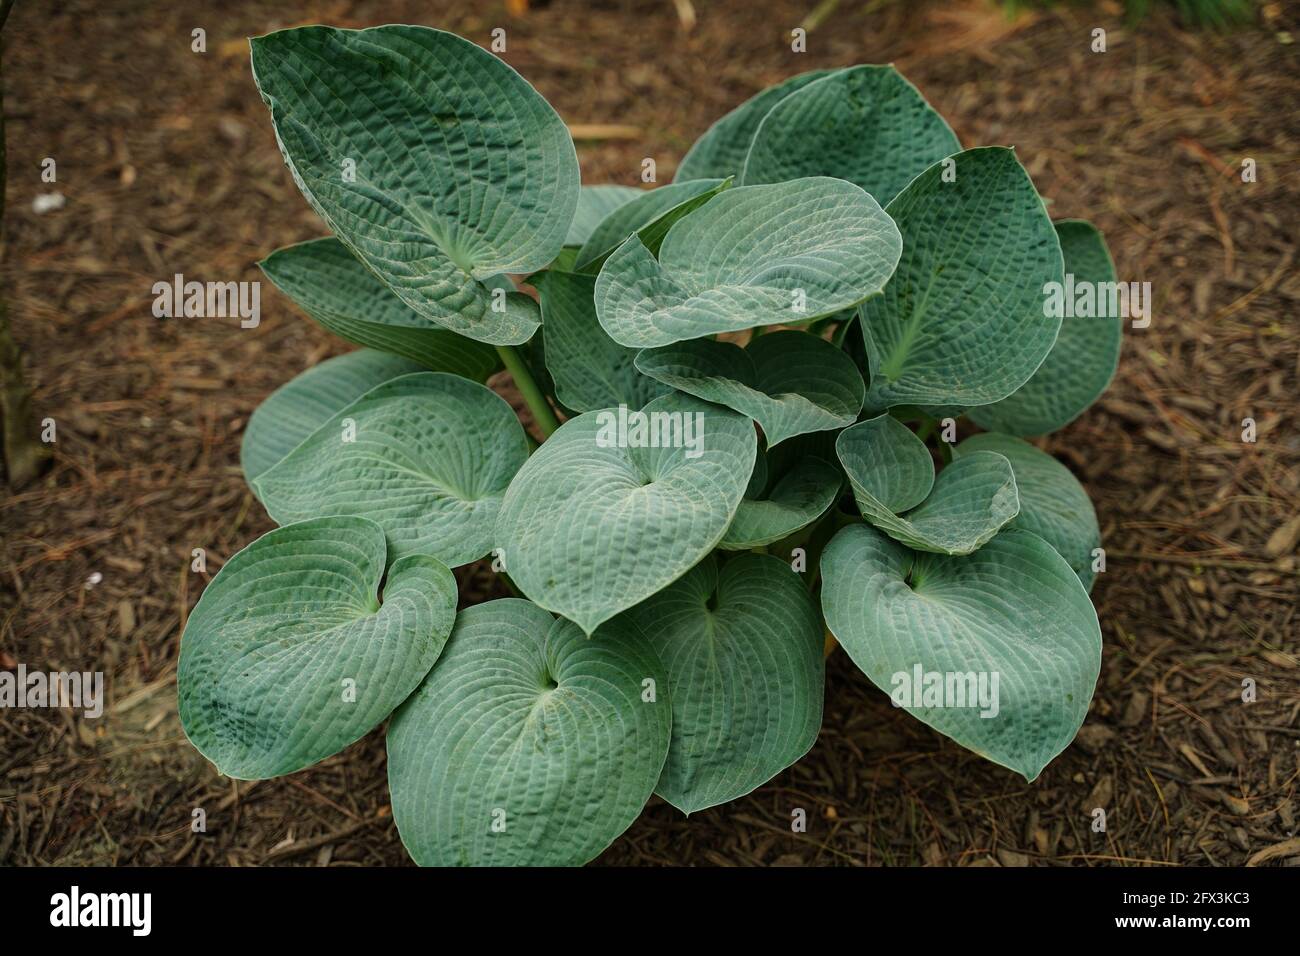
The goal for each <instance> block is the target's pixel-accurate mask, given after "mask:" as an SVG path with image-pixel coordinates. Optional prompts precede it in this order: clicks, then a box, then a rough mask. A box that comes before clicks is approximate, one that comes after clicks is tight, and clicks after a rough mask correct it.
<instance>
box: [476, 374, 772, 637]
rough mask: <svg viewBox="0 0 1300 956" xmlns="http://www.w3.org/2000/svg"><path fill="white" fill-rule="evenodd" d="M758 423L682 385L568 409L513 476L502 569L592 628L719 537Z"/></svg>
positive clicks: (749, 464)
mask: <svg viewBox="0 0 1300 956" xmlns="http://www.w3.org/2000/svg"><path fill="white" fill-rule="evenodd" d="M756 446H757V435H756V434H755V432H754V426H753V425H752V424H751V423H750V421H749V420H748V419H746V418H743V417H741V416H740V415H737V414H736V413H735V412H732V411H728V410H726V409H723V408H719V407H718V406H717V405H710V404H708V403H707V402H702V401H700V400H699V399H696V398H692V397H690V396H687V395H682V394H680V393H676V392H674V393H672V394H669V395H664V396H662V397H661V398H657V399H655V400H654V401H652V402H650V403H649V404H648V405H646V406H645V408H644V409H642V410H641V411H640V412H637V411H636V410H632V411H629V410H627V409H625V408H624V409H602V410H600V411H595V412H587V413H586V414H584V415H579V416H578V417H577V418H571V419H569V420H568V421H567V422H565V423H564V424H563V425H561V426H560V428H559V429H558V430H557V431H556V432H555V434H553V435H552V436H551V437H550V438H548V439H547V441H546V444H544V445H542V447H541V448H539V449H538V450H537V452H536V453H535V454H534V455H533V456H532V457H531V458H530V459H528V462H527V463H526V464H525V465H524V466H523V468H521V469H519V474H517V475H516V476H515V479H514V481H512V482H511V483H510V488H509V490H508V491H507V492H506V497H505V502H504V504H503V505H502V508H501V516H500V518H499V520H498V522H497V544H498V546H499V547H501V548H502V549H503V550H504V556H503V557H504V561H505V566H506V570H507V572H508V573H509V574H510V577H511V578H513V579H514V582H515V583H516V584H517V585H518V586H519V588H520V590H522V591H523V592H524V594H526V595H527V596H528V597H529V598H530V599H532V600H533V601H535V602H536V603H538V604H540V605H541V606H542V607H544V608H546V609H547V610H550V611H554V612H556V613H557V614H563V615H564V616H565V617H567V618H569V619H570V620H572V621H575V622H577V624H578V625H579V626H580V627H581V628H582V629H583V630H584V631H586V632H587V633H588V634H590V633H592V632H593V631H594V630H595V629H596V627H597V626H598V625H600V624H601V623H602V622H604V621H607V620H609V619H610V618H611V617H613V616H614V615H615V614H617V613H618V612H620V611H623V610H626V609H627V608H629V607H632V606H633V605H634V604H637V603H639V602H641V601H642V600H644V599H645V598H647V597H649V596H650V595H652V594H654V593H655V592H656V591H658V590H660V589H661V588H663V587H665V586H667V585H669V584H671V583H672V582H673V581H675V580H677V579H678V578H679V577H681V576H682V575H683V574H685V573H686V572H687V571H689V570H690V569H691V568H693V567H694V566H695V565H696V564H698V563H699V561H700V560H701V559H702V558H703V557H704V556H705V555H706V554H708V553H709V552H710V551H712V550H713V548H714V547H715V546H716V545H717V543H718V542H719V541H720V540H722V536H723V534H725V533H726V530H727V527H728V526H729V525H730V524H731V519H732V518H734V517H735V514H736V508H737V506H738V505H739V504H740V499H741V496H742V495H743V493H744V491H745V485H746V483H747V482H748V480H749V475H750V472H751V471H752V470H753V467H754V455H755V448H756Z"/></svg>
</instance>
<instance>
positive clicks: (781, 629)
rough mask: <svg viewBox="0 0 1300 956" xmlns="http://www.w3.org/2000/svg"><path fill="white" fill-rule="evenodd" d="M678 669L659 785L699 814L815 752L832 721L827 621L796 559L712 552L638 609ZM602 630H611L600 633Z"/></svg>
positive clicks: (670, 666) (638, 617)
mask: <svg viewBox="0 0 1300 956" xmlns="http://www.w3.org/2000/svg"><path fill="white" fill-rule="evenodd" d="M625 616H626V617H630V618H631V619H632V620H634V621H636V622H637V623H638V624H639V625H640V626H641V629H642V631H644V632H645V635H646V637H647V638H648V642H649V645H650V646H651V647H652V648H654V649H655V650H656V651H658V652H659V656H660V657H661V658H662V659H663V662H664V666H665V668H666V669H667V671H668V692H669V697H670V698H671V700H672V709H673V725H672V746H670V747H669V749H668V762H667V763H666V764H665V765H664V770H663V776H661V777H660V778H659V784H658V786H657V787H655V792H656V793H658V794H659V795H660V796H661V797H663V798H664V799H665V800H667V801H668V802H669V803H671V804H672V805H673V806H675V807H676V808H677V809H679V810H681V811H682V812H683V813H694V812H695V811H696V810H703V809H704V808H705V807H712V806H716V805H718V804H720V803H726V802H727V801H728V800H734V799H736V798H737V797H742V796H744V795H745V794H747V793H749V792H750V791H751V790H753V789H754V788H755V787H758V786H760V785H762V784H764V783H766V782H767V781H768V780H771V779H772V777H774V776H776V774H778V773H780V772H781V771H782V770H784V769H785V768H786V767H788V766H790V765H791V764H792V763H794V762H795V761H796V760H798V759H799V758H800V757H802V756H803V755H804V754H806V753H807V752H808V750H809V749H810V748H811V747H812V745H813V743H814V741H816V739H817V731H818V730H819V729H820V728H821V722H822V696H823V683H824V679H825V665H824V663H823V656H822V642H823V633H822V623H821V618H820V616H819V615H818V613H817V609H816V607H815V606H814V605H813V602H812V600H811V598H810V597H809V596H808V589H807V588H806V587H805V585H804V583H803V581H801V580H800V578H799V576H798V575H797V574H795V573H794V572H793V571H791V570H790V567H789V565H787V564H786V563H785V562H784V561H780V560H778V559H777V558H774V557H771V556H769V555H763V554H742V555H739V556H737V557H735V558H732V559H731V560H729V561H727V562H725V563H724V564H723V565H722V570H721V573H719V570H718V565H717V561H716V559H715V558H714V557H713V556H712V555H710V556H709V557H707V558H705V559H704V561H703V562H701V563H700V564H699V565H697V566H696V567H695V568H694V569H693V570H691V571H690V572H689V573H688V574H686V575H685V576H684V577H682V578H681V579H680V580H679V581H677V582H675V583H674V584H671V585H669V586H668V587H666V588H664V590H662V591H660V592H659V593H658V594H656V595H654V596H653V597H651V598H650V599H649V600H647V601H645V602H644V603H643V604H639V605H638V606H637V607H635V608H633V609H632V610H631V611H628V612H627V614H626V615H625ZM596 639H597V640H599V639H600V635H599V634H597V635H596Z"/></svg>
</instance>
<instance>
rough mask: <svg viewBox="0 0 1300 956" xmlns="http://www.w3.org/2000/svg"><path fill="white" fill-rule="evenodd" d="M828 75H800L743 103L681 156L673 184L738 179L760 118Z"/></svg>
mask: <svg viewBox="0 0 1300 956" xmlns="http://www.w3.org/2000/svg"><path fill="white" fill-rule="evenodd" d="M830 73H831V71H830V70H813V71H812V72H810V73H800V74H799V75H798V76H792V77H790V79H788V80H785V81H784V82H782V83H778V84H777V85H776V86H769V87H768V88H767V89H765V90H763V91H762V92H761V93H759V94H757V95H756V96H752V97H750V98H749V99H747V100H745V102H743V103H741V104H740V105H739V106H737V107H736V108H735V109H734V110H732V111H731V112H730V113H728V114H727V115H726V116H724V117H722V119H720V120H718V121H717V122H716V123H714V124H713V125H712V126H710V127H709V128H708V130H707V131H706V132H705V133H704V135H703V136H701V137H700V138H699V139H697V140H696V141H695V145H693V146H692V147H691V148H690V150H688V151H687V153H686V155H685V156H683V157H682V161H681V164H680V165H679V166H678V167H677V173H676V175H675V176H673V181H674V182H679V183H680V182H685V181H687V180H689V179H708V178H710V177H713V176H717V177H719V178H725V177H727V176H737V177H739V176H740V174H741V173H742V172H744V169H745V157H746V156H747V155H749V145H750V143H752V142H753V141H754V132H755V131H756V130H757V129H758V124H759V123H761V122H762V121H763V117H764V116H766V115H767V114H768V112H769V111H770V110H771V109H772V107H774V106H776V104H777V103H779V102H781V101H782V100H783V99H785V98H786V97H787V96H789V95H790V94H791V93H793V92H794V91H795V90H798V89H802V88H803V87H805V86H807V85H808V84H809V83H811V82H812V81H813V80H817V79H820V78H821V77H823V76H828V75H829V74H830Z"/></svg>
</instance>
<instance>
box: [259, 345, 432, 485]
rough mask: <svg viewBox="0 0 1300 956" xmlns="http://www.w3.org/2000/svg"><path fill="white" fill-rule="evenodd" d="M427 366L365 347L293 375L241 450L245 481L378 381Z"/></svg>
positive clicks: (269, 400)
mask: <svg viewBox="0 0 1300 956" xmlns="http://www.w3.org/2000/svg"><path fill="white" fill-rule="evenodd" d="M420 370H421V367H420V366H419V365H418V364H416V363H415V362H412V361H410V360H408V359H404V358H399V357H397V356H396V355H385V354H384V353H383V352H371V351H370V350H369V349H360V350H358V351H356V352H349V353H348V354H347V355H340V356H338V357H337V358H332V359H327V360H326V361H324V362H321V363H320V364H319V365H317V366H314V367H312V368H309V369H307V371H305V372H303V373H302V374H300V375H298V376H296V377H295V378H293V379H290V380H289V381H288V382H286V383H285V384H283V385H281V386H280V387H279V388H277V389H276V390H275V391H274V392H272V393H271V394H270V395H268V396H267V397H266V401H264V402H262V404H261V405H259V406H257V410H256V411H255V412H253V414H252V417H250V418H249V419H248V427H247V428H245V429H244V443H243V446H242V447H241V448H240V452H239V458H240V464H241V465H242V466H243V469H244V480H245V481H247V482H248V483H249V484H250V485H251V484H252V483H253V479H254V478H256V477H257V476H258V475H260V474H262V472H264V471H266V470H267V469H268V468H270V467H271V466H272V465H274V464H275V463H276V462H278V461H279V460H280V459H282V458H283V457H284V456H285V455H287V454H289V452H291V451H293V450H294V448H296V447H297V446H298V445H299V444H300V443H301V442H302V440H303V439H304V438H306V437H307V436H308V435H310V434H311V433H312V432H314V431H315V430H316V429H317V428H319V427H320V426H321V425H323V424H324V423H325V422H327V421H329V420H330V417H331V416H333V414H334V413H335V412H337V411H338V410H339V409H341V408H343V407H345V406H347V405H350V404H351V403H352V402H354V401H356V400H357V399H358V398H360V397H361V396H362V395H364V394H365V393H366V392H368V391H370V390H371V389H372V388H374V387H375V386H376V385H379V384H381V383H382V382H387V381H388V380H389V379H391V378H397V377H398V376H399V375H409V374H410V373H411V372H418V371H420Z"/></svg>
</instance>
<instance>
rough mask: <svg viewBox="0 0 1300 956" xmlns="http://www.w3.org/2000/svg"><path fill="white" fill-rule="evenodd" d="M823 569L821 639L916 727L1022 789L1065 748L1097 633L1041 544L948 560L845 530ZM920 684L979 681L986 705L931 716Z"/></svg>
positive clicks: (1088, 683) (1077, 717) (1030, 537)
mask: <svg viewBox="0 0 1300 956" xmlns="http://www.w3.org/2000/svg"><path fill="white" fill-rule="evenodd" d="M821 568H822V578H823V584H822V610H823V611H824V613H825V615H826V623H827V626H828V627H829V628H830V630H831V633H832V634H834V635H835V637H836V639H837V640H838V641H839V642H840V643H841V644H842V645H843V646H844V649H845V651H847V652H848V654H849V656H850V657H851V658H852V659H853V662H854V663H855V664H857V665H858V667H859V668H860V669H861V670H862V672H863V673H864V674H866V675H867V677H869V678H870V679H871V682H872V683H873V684H875V685H876V686H877V687H879V688H880V689H881V690H883V691H886V692H887V693H890V694H891V696H893V699H894V700H895V702H896V703H900V704H904V705H909V706H907V709H908V710H909V711H910V712H911V713H912V714H913V715H914V716H916V717H918V718H919V719H920V720H922V721H924V722H925V723H927V724H929V725H930V726H931V727H933V728H934V729H935V730H937V731H939V732H940V733H941V734H944V735H945V736H948V737H951V738H952V739H953V740H955V741H957V743H959V744H961V745H962V746H963V747H966V748H968V749H970V750H973V751H975V752H976V753H977V754H980V755H981V756H983V757H987V758H988V759H989V760H992V761H994V762H995V763H998V764H1001V765H1002V766H1004V767H1009V768H1010V769H1012V770H1015V771H1017V772H1019V773H1021V774H1023V775H1024V776H1025V778H1026V779H1027V780H1031V781H1032V780H1033V779H1034V778H1036V777H1037V776H1038V774H1039V772H1040V771H1041V770H1042V769H1043V767H1045V766H1046V765H1047V763H1048V762H1049V761H1050V760H1051V759H1052V758H1053V757H1055V756H1056V755H1057V754H1059V753H1060V752H1061V751H1062V750H1064V749H1065V747H1066V746H1067V745H1068V744H1069V743H1070V741H1071V740H1073V739H1074V735H1075V732H1076V731H1077V730H1078V729H1079V726H1080V725H1081V724H1082V723H1083V719H1084V717H1085V716H1086V714H1087V712H1088V702H1089V700H1090V699H1091V698H1092V692H1093V688H1094V687H1095V686H1096V683H1097V674H1098V672H1099V671H1100V668H1101V629H1100V627H1099V626H1098V624H1097V614H1096V612H1095V611H1093V608H1092V605H1091V604H1090V603H1089V601H1088V595H1087V592H1085V591H1084V589H1083V586H1082V585H1081V584H1080V583H1079V579H1078V577H1076V576H1075V574H1074V572H1073V571H1072V570H1070V566H1069V565H1068V564H1066V563H1065V560H1064V559H1063V558H1062V557H1061V556H1060V555H1059V554H1057V553H1056V552H1055V551H1054V550H1052V547H1051V546H1050V545H1049V544H1047V542H1046V541H1044V540H1043V539H1042V538H1039V537H1038V536H1037V535H1034V534H1031V533H1030V532H1028V531H1004V532H1003V533H1002V534H1000V535H998V536H997V537H996V538H994V539H993V540H992V541H990V542H989V543H988V544H986V545H985V546H984V547H983V548H981V549H980V550H979V551H976V552H975V553H974V554H971V555H967V556H965V557H946V556H939V555H934V554H925V553H919V552H913V551H909V550H908V549H907V548H905V547H903V546H902V545H900V544H896V543H895V542H893V541H890V540H889V539H888V538H886V537H885V536H884V535H882V534H880V533H879V532H877V531H875V530H873V529H872V528H869V527H867V526H866V525H850V526H849V527H846V528H843V529H842V530H841V531H840V532H839V533H838V534H837V535H836V536H835V537H834V538H833V539H832V540H831V543H830V544H829V545H827V547H826V550H825V551H824V552H823V553H822V559H821ZM918 668H919V669H920V671H921V673H922V675H923V680H922V682H921V684H922V687H921V688H915V685H916V683H917V682H916V681H915V679H914V677H915V674H916V671H917V669H918ZM929 674H938V675H940V676H939V679H940V680H942V681H944V682H947V681H948V680H950V679H951V680H952V682H953V684H954V691H955V690H956V686H955V685H956V684H957V683H958V682H960V683H961V686H962V687H963V688H969V686H970V685H969V683H968V682H967V681H966V680H965V679H964V678H965V675H971V676H973V677H974V678H976V679H978V678H979V677H980V675H984V676H985V677H986V679H987V680H986V683H985V690H986V691H987V692H989V693H988V694H987V696H986V700H987V701H988V703H989V705H990V706H987V707H984V708H981V707H980V706H978V705H977V706H974V707H972V706H960V704H961V703H965V704H967V705H969V704H970V699H969V696H968V697H967V698H966V700H965V701H959V700H958V698H957V697H956V695H955V694H954V695H953V696H951V697H947V698H946V699H945V698H944V697H940V698H938V702H939V703H941V704H944V705H946V706H939V707H936V706H933V704H934V703H935V699H933V698H929V699H927V698H926V697H925V696H924V695H923V694H922V689H923V688H924V686H925V682H926V681H925V679H924V675H929ZM994 675H996V676H997V681H998V683H997V693H996V694H993V693H992V690H993V683H992V681H993V676H994ZM913 688H915V691H916V695H915V697H913V696H910V695H909V694H908V693H907V692H908V691H909V690H912V689H913ZM994 704H995V705H996V707H994V706H993V705H994ZM994 709H996V715H993V711H994ZM981 713H989V714H990V716H987V717H982V716H981Z"/></svg>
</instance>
